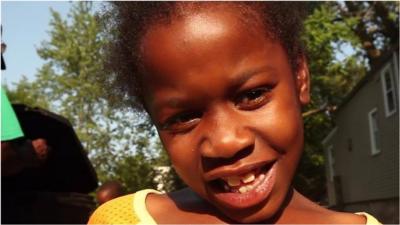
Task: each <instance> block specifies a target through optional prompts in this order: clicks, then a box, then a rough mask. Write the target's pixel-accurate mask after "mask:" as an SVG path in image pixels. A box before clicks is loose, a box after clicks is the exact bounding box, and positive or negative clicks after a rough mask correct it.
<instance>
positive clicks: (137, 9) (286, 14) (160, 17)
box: [103, 1, 306, 109]
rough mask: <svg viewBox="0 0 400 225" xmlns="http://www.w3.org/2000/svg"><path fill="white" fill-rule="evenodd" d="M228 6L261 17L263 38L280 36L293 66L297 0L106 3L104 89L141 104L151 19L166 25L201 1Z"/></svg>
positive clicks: (247, 17)
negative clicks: (143, 58) (144, 50)
mask: <svg viewBox="0 0 400 225" xmlns="http://www.w3.org/2000/svg"><path fill="white" fill-rule="evenodd" d="M221 5H222V6H225V5H229V6H232V7H236V8H238V9H239V12H240V13H241V16H242V20H244V21H245V22H247V23H253V24H254V23H256V21H257V22H258V21H262V23H263V24H262V25H263V26H264V27H265V28H266V29H265V31H266V35H268V38H272V39H275V40H279V41H280V42H281V44H282V46H283V47H284V49H285V50H286V52H287V54H288V58H289V60H290V64H291V66H292V70H293V71H296V70H297V69H298V66H299V59H300V58H301V57H302V56H304V54H305V53H304V48H303V44H302V42H301V38H300V36H301V31H302V25H303V20H304V18H305V15H306V10H305V4H304V3H302V2H168V1H159V2H137V1H135V2H127V1H122V2H119V1H115V2H110V3H109V5H108V6H107V7H106V10H105V13H104V14H103V21H105V23H104V25H105V28H106V29H105V30H106V32H108V35H110V36H109V38H110V40H111V41H110V43H109V45H108V46H107V47H106V49H105V53H106V54H107V57H106V58H107V59H106V62H105V69H106V72H107V74H109V76H110V77H109V78H108V85H109V86H110V87H109V88H108V89H109V90H110V91H111V92H112V93H111V94H112V96H114V97H116V96H118V98H119V99H120V100H121V98H122V99H124V100H125V101H124V102H128V103H129V104H130V105H132V104H133V105H134V108H136V109H143V96H142V82H141V77H142V76H141V74H142V73H141V71H142V69H143V68H141V51H140V45H141V41H142V38H143V36H144V35H145V34H146V32H147V30H148V29H149V27H151V26H152V25H155V24H162V23H165V24H168V23H169V22H170V21H171V20H172V19H174V18H179V16H184V15H185V13H191V12H193V10H201V9H202V8H204V7H205V6H210V7H217V6H221Z"/></svg>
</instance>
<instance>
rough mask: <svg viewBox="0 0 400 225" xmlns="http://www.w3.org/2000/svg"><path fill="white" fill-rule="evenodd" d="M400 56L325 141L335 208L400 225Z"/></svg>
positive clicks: (370, 80)
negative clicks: (361, 213) (362, 212)
mask: <svg viewBox="0 0 400 225" xmlns="http://www.w3.org/2000/svg"><path fill="white" fill-rule="evenodd" d="M398 60H399V54H398V52H393V53H390V54H388V55H386V56H385V57H382V61H381V63H379V65H378V66H376V67H375V69H374V70H373V71H371V72H370V73H369V74H368V75H367V76H366V77H365V78H364V79H362V80H361V81H360V82H359V83H358V84H357V85H356V87H355V88H354V90H353V91H352V92H351V93H350V94H349V96H347V98H346V100H345V101H344V102H343V103H342V104H341V105H340V106H339V107H338V109H337V111H336V113H335V124H336V127H335V128H334V129H333V130H331V131H330V133H329V134H328V135H327V136H326V138H325V139H324V141H323V145H324V153H325V156H326V159H327V160H326V177H327V179H326V180H327V192H328V204H329V207H331V208H335V209H338V210H344V211H349V212H360V211H365V212H368V213H370V214H372V215H374V216H375V217H377V218H378V219H379V220H380V221H381V222H383V223H399V95H398V93H399V64H398Z"/></svg>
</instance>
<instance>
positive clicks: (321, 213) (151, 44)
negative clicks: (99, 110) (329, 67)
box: [141, 7, 365, 223]
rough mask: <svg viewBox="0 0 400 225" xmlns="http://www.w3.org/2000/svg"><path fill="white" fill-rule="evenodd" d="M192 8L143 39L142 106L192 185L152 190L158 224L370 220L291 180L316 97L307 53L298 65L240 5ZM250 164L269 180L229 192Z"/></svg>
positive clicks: (152, 208) (150, 204)
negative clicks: (333, 207) (323, 203)
mask: <svg viewBox="0 0 400 225" xmlns="http://www.w3.org/2000/svg"><path fill="white" fill-rule="evenodd" d="M188 10H189V13H187V14H185V16H182V17H173V18H172V20H171V23H167V24H164V23H163V24H160V25H153V26H151V27H150V29H149V30H148V32H147V33H146V35H145V36H144V37H143V39H142V45H141V49H143V52H142V54H143V63H144V68H145V76H144V78H143V85H144V88H143V89H144V90H145V93H144V96H146V97H145V107H146V109H147V110H148V112H149V113H150V115H151V117H152V120H153V121H154V123H155V124H156V126H157V129H158V132H159V134H160V137H161V140H162V142H163V144H164V146H165V148H166V149H167V151H168V154H169V156H170V159H171V160H172V163H173V165H174V167H175V169H176V171H177V172H178V174H179V175H180V177H181V178H182V179H183V180H184V181H185V183H186V184H187V185H188V186H189V187H190V188H188V189H184V190H181V191H178V192H176V193H172V194H168V195H149V197H148V198H147V200H146V205H147V207H148V210H149V212H150V214H151V215H152V216H153V217H154V219H155V220H156V222H158V223H188V222H190V223H237V222H240V223H252V222H258V223H260V222H267V223H365V218H364V217H362V216H357V215H354V214H345V213H337V212H333V211H329V210H327V209H324V208H322V207H320V206H318V205H316V204H314V203H312V202H311V201H309V200H307V199H306V198H305V197H303V196H302V195H301V194H299V193H298V192H296V191H295V190H293V189H292V187H291V182H292V179H293V176H294V173H295V170H296V167H297V164H298V161H299V158H300V156H301V153H302V148H303V136H304V135H303V121H302V117H301V107H302V106H304V105H306V104H307V103H308V102H309V100H310V96H309V90H310V86H309V72H308V68H307V64H306V62H305V61H304V58H302V57H301V58H300V59H299V60H300V62H301V63H300V66H299V68H298V70H297V71H293V70H292V67H291V65H290V63H289V60H288V56H287V54H286V52H285V50H284V48H283V47H282V45H281V44H280V42H279V41H277V40H273V39H270V38H267V35H266V33H267V32H266V30H265V28H264V26H263V25H261V23H259V22H253V24H248V23H246V22H243V19H241V18H240V13H239V12H237V9H236V8H233V7H222V8H221V7H220V8H218V9H215V8H214V9H211V8H204V9H202V10H201V11H200V12H199V11H197V12H194V11H192V13H190V9H188ZM251 171H254V173H255V174H256V177H258V176H259V175H258V174H260V173H262V174H264V175H265V176H266V177H267V178H265V179H264V181H263V182H262V184H259V185H256V187H255V188H254V189H253V190H250V191H248V192H247V193H244V194H240V193H232V192H230V191H228V192H227V191H223V186H224V185H223V183H224V182H222V181H221V179H222V178H225V179H226V178H227V177H232V176H240V175H243V174H246V173H249V172H251ZM216 180H217V181H216ZM210 203H211V204H210Z"/></svg>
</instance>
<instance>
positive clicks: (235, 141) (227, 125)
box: [200, 114, 254, 159]
mask: <svg viewBox="0 0 400 225" xmlns="http://www.w3.org/2000/svg"><path fill="white" fill-rule="evenodd" d="M210 123H212V124H209V125H210V126H208V127H209V130H208V131H205V133H206V135H204V137H203V139H202V140H203V141H202V143H201V145H200V152H201V155H202V156H203V157H206V158H225V159H230V158H233V157H234V156H236V155H238V153H239V152H241V151H243V150H246V149H249V147H251V146H254V135H253V133H252V132H251V130H250V129H248V128H247V127H246V126H245V125H244V121H243V120H241V119H240V118H237V117H235V116H232V115H226V114H225V115H219V116H218V117H216V119H215V120H214V121H210ZM239 155H241V154H239Z"/></svg>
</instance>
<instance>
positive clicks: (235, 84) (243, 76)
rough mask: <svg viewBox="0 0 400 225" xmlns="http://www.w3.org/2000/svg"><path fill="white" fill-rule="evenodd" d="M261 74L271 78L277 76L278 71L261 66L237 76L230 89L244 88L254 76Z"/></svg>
mask: <svg viewBox="0 0 400 225" xmlns="http://www.w3.org/2000/svg"><path fill="white" fill-rule="evenodd" d="M260 73H268V74H269V76H273V75H274V74H276V69H275V68H273V67H271V66H268V65H267V66H261V67H258V68H254V69H250V70H247V71H244V72H240V73H238V74H236V75H235V76H233V77H234V80H233V81H232V82H231V85H230V87H229V89H236V88H238V87H240V86H242V85H243V84H244V83H246V82H247V81H248V80H250V79H251V78H252V77H253V76H254V75H257V74H260Z"/></svg>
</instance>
